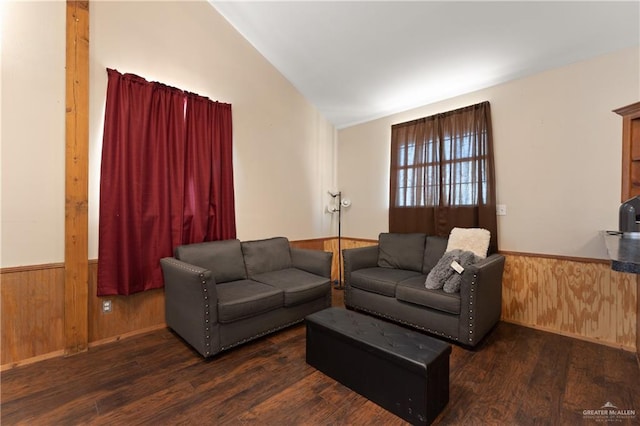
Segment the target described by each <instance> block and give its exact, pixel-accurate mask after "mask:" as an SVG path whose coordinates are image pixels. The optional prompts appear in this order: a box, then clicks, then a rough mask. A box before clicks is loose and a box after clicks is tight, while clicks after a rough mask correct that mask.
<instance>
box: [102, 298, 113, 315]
mask: <svg viewBox="0 0 640 426" xmlns="http://www.w3.org/2000/svg"><path fill="white" fill-rule="evenodd" d="M112 309H113V306H112V305H111V300H103V301H102V313H103V314H108V313H110V312H111V311H112Z"/></svg>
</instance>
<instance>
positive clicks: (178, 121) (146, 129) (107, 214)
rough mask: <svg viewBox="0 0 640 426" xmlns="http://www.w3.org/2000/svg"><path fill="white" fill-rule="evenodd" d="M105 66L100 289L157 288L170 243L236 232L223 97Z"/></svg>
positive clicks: (228, 111) (223, 236) (100, 292)
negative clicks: (199, 93) (188, 90)
mask: <svg viewBox="0 0 640 426" xmlns="http://www.w3.org/2000/svg"><path fill="white" fill-rule="evenodd" d="M107 73H108V77H109V80H108V85H107V102H106V112H105V124H104V137H103V147H102V166H101V175H100V217H99V218H100V223H99V244H98V283H97V286H98V296H106V295H114V294H120V295H128V294H132V293H137V292H140V291H144V290H149V289H154V288H160V287H162V285H163V279H162V271H161V269H160V263H159V260H160V258H162V257H165V256H171V255H172V253H173V248H174V247H175V246H177V245H180V244H188V243H195V242H202V241H211V240H215V239H228V238H235V236H236V230H235V228H236V227H235V206H234V195H233V165H232V136H231V105H229V104H223V103H219V102H213V101H211V100H209V99H207V98H204V97H201V96H197V95H194V94H189V93H186V92H184V91H181V90H179V89H176V88H172V87H168V86H165V85H163V84H161V83H155V82H154V83H150V82H148V81H146V80H145V79H143V78H141V77H138V76H136V75H133V74H120V73H119V72H118V71H116V70H111V69H108V70H107Z"/></svg>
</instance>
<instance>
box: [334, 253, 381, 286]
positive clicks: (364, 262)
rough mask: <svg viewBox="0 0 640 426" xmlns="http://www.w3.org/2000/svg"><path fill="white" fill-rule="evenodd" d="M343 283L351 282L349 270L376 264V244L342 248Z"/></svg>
mask: <svg viewBox="0 0 640 426" xmlns="http://www.w3.org/2000/svg"><path fill="white" fill-rule="evenodd" d="M342 258H343V259H344V283H345V285H349V283H350V282H351V272H353V271H357V270H358V269H364V268H374V267H376V266H378V245H374V246H367V247H358V248H352V249H344V250H342Z"/></svg>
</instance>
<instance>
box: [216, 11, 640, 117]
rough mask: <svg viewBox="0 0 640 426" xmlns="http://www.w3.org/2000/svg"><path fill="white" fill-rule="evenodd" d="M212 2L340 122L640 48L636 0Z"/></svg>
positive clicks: (408, 107) (412, 105)
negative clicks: (610, 53) (618, 51)
mask: <svg viewBox="0 0 640 426" xmlns="http://www.w3.org/2000/svg"><path fill="white" fill-rule="evenodd" d="M211 4H212V5H213V7H215V8H216V9H217V10H218V11H219V12H220V13H221V14H222V15H223V16H224V17H225V18H226V19H227V20H228V21H229V22H230V23H231V24H232V25H233V26H234V27H235V28H236V29H237V30H238V31H239V32H240V33H241V34H242V35H243V36H244V37H245V38H246V39H247V40H248V41H249V42H250V43H251V44H252V45H253V46H254V47H255V48H256V49H257V50H258V51H259V52H260V53H261V54H262V55H264V57H265V58H266V59H267V60H268V61H270V62H271V63H272V64H273V65H274V66H275V67H276V68H277V69H278V70H279V71H280V72H281V73H282V74H283V75H284V76H285V77H286V78H287V79H288V80H289V81H290V82H291V83H292V84H293V85H294V86H295V87H296V88H297V89H298V90H299V91H300V92H301V93H302V94H303V95H304V96H305V97H306V98H307V99H308V100H309V101H310V102H312V103H313V104H314V105H315V106H316V107H317V108H318V109H319V110H320V111H321V112H322V113H323V114H324V115H325V117H327V118H328V119H329V120H330V121H331V122H332V123H333V124H334V125H335V126H336V127H337V128H343V127H348V126H350V125H353V124H357V123H361V122H365V121H368V120H371V119H375V118H378V117H382V116H385V115H388V114H392V113H395V112H399V111H403V110H407V109H410V108H413V107H416V106H420V105H426V104H429V103H432V102H436V101H439V100H442V99H446V98H450V97H453V96H457V95H460V94H464V93H468V92H472V91H475V90H479V89H482V88H485V87H489V86H493V85H496V84H500V83H503V82H506V81H509V80H513V79H517V78H520V77H524V76H527V75H531V74H534V73H538V72H541V71H544V70H547V69H551V68H555V67H559V66H563V65H566V64H569V63H572V62H576V61H580V60H584V59H588V58H590V57H594V56H598V55H602V54H606V53H608V52H613V51H615V50H620V49H623V48H628V47H632V46H636V47H638V48H639V49H640V2H638V1H626V2H612V1H601V2H599V1H568V2H557V1H544V2H543V1H535V2H525V1H513V2H509V1H496V2H485V1H470V2H462V1H409V2H400V1H354V2H347V1H287V2H279V1H258V2H251V1H215V0H211Z"/></svg>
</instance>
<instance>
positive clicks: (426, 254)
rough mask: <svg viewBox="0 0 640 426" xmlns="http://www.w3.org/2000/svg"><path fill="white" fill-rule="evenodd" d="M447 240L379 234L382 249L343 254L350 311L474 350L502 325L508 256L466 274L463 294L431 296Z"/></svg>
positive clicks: (485, 261) (473, 267)
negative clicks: (431, 279) (431, 278)
mask: <svg viewBox="0 0 640 426" xmlns="http://www.w3.org/2000/svg"><path fill="white" fill-rule="evenodd" d="M447 242H448V239H447V238H443V237H434V236H427V235H425V234H392V233H382V234H380V237H379V241H378V245H375V246H369V247H362V248H355V249H345V250H343V258H344V279H345V305H346V306H347V308H350V309H355V310H359V311H363V312H366V313H369V314H372V315H376V316H379V317H383V318H387V319H390V320H392V321H395V322H398V323H401V324H405V325H408V326H411V327H414V328H417V329H420V330H424V331H427V332H429V333H433V334H435V335H438V336H442V337H445V338H447V339H450V340H452V341H455V342H458V343H460V344H463V345H466V346H476V345H477V344H478V343H479V342H480V341H481V340H482V338H483V337H484V336H485V335H486V334H487V333H488V332H489V331H490V330H491V329H492V328H493V326H494V325H495V324H496V323H497V322H498V321H499V320H500V313H501V309H502V274H503V271H504V262H505V258H504V256H502V255H500V254H490V255H488V256H487V257H486V258H485V259H482V260H480V261H479V262H477V263H475V264H473V265H471V266H468V267H467V268H466V269H465V270H464V272H463V273H462V281H461V284H460V291H459V292H458V293H445V292H444V291H443V290H428V289H427V288H426V287H425V281H426V278H427V275H428V273H429V271H430V270H431V269H432V268H433V267H434V266H435V265H436V264H437V263H438V261H439V260H440V258H441V257H442V255H443V254H444V253H445V251H446V249H447Z"/></svg>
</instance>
